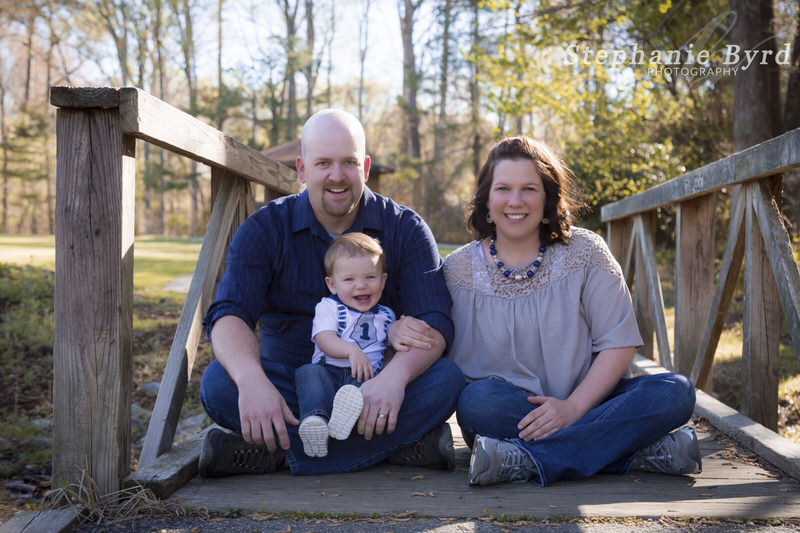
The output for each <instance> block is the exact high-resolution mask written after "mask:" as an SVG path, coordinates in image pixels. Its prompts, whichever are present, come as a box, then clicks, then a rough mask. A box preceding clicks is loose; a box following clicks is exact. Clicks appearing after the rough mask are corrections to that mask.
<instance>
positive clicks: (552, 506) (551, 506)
mask: <svg viewBox="0 0 800 533" xmlns="http://www.w3.org/2000/svg"><path fill="white" fill-rule="evenodd" d="M548 507H549V508H550V509H558V505H548Z"/></svg>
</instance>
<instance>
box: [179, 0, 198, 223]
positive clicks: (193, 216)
mask: <svg viewBox="0 0 800 533" xmlns="http://www.w3.org/2000/svg"><path fill="white" fill-rule="evenodd" d="M181 8H182V10H183V12H182V13H180V15H181V16H182V17H183V27H182V37H183V42H182V43H181V48H182V50H183V60H184V67H183V69H184V74H185V75H186V84H187V89H188V91H189V113H191V114H192V115H196V114H197V78H196V70H195V54H194V31H193V27H192V11H191V6H190V5H189V0H183V1H182V3H181ZM197 187H198V183H197V161H194V160H192V162H191V170H190V172H189V193H190V196H191V212H190V214H189V235H191V236H195V235H196V234H197V231H198V227H199V212H198V211H199V205H198V193H197Z"/></svg>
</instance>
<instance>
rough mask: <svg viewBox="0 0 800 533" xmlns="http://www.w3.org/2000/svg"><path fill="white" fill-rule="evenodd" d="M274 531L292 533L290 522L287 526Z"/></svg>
mask: <svg viewBox="0 0 800 533" xmlns="http://www.w3.org/2000/svg"><path fill="white" fill-rule="evenodd" d="M275 533H292V526H291V524H289V525H288V526H286V529H282V530H280V531H276V532H275Z"/></svg>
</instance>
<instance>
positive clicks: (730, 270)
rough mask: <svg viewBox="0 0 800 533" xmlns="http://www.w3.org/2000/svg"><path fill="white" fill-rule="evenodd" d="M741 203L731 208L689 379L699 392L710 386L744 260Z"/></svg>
mask: <svg viewBox="0 0 800 533" xmlns="http://www.w3.org/2000/svg"><path fill="white" fill-rule="evenodd" d="M744 210H745V205H744V202H738V203H737V204H736V205H734V206H732V207H731V219H730V225H729V227H728V242H727V244H726V246H725V252H724V253H723V255H722V264H721V265H720V269H719V277H718V279H717V285H716V287H715V289H714V297H713V299H712V300H711V308H710V312H709V314H708V319H707V320H706V326H705V328H703V336H702V338H701V340H700V345H699V347H698V348H697V355H696V357H695V360H694V368H692V374H691V380H692V382H693V383H694V384H695V386H696V387H697V388H699V389H705V388H706V387H707V386H708V385H709V378H710V377H711V367H712V365H713V363H714V354H715V353H716V351H717V345H718V344H719V337H720V335H721V334H722V328H723V327H725V318H726V316H727V314H728V308H729V307H730V305H731V300H732V299H733V292H734V290H735V289H736V280H737V279H738V277H739V269H740V268H741V267H742V258H743V257H744V224H743V221H744Z"/></svg>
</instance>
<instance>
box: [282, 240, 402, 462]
mask: <svg viewBox="0 0 800 533" xmlns="http://www.w3.org/2000/svg"><path fill="white" fill-rule="evenodd" d="M385 269H386V259H385V257H384V254H383V249H382V248H381V245H380V244H379V243H378V241H376V240H375V239H373V238H372V237H370V236H369V235H365V234H363V233H346V234H344V235H342V236H340V237H337V238H336V239H334V240H333V242H332V243H331V245H330V247H329V248H328V251H327V253H326V254H325V272H326V274H327V276H326V277H325V283H327V285H328V289H329V290H330V292H331V295H330V296H327V297H325V298H323V299H322V300H321V301H320V302H319V303H318V304H317V306H316V308H315V310H314V322H313V326H312V330H311V339H312V340H313V341H314V345H315V348H314V356H313V358H312V360H311V364H306V365H303V366H301V367H300V368H298V369H297V371H296V372H295V387H296V390H297V396H298V400H299V404H300V420H301V422H300V428H299V433H300V439H301V440H302V441H303V449H304V451H305V454H306V455H308V456H310V457H325V456H326V455H328V437H329V436H330V437H333V438H334V439H337V440H344V439H346V438H347V437H349V436H350V432H351V431H352V429H353V425H354V424H355V423H356V420H358V417H359V415H360V414H361V408H362V406H363V398H362V397H361V391H360V390H359V389H358V386H357V385H358V384H360V383H362V382H364V381H366V380H368V379H370V378H372V377H374V376H375V373H377V372H379V371H380V369H381V368H382V366H383V351H384V348H385V343H386V337H387V333H388V331H389V326H390V325H391V323H392V322H394V320H395V315H394V312H393V311H392V310H391V309H389V308H388V307H385V306H383V305H380V304H378V301H379V300H380V299H381V294H382V293H383V288H384V286H385V285H386V277H387V274H386V272H385ZM337 389H338V390H337ZM331 405H332V406H333V407H332V408H331Z"/></svg>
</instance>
